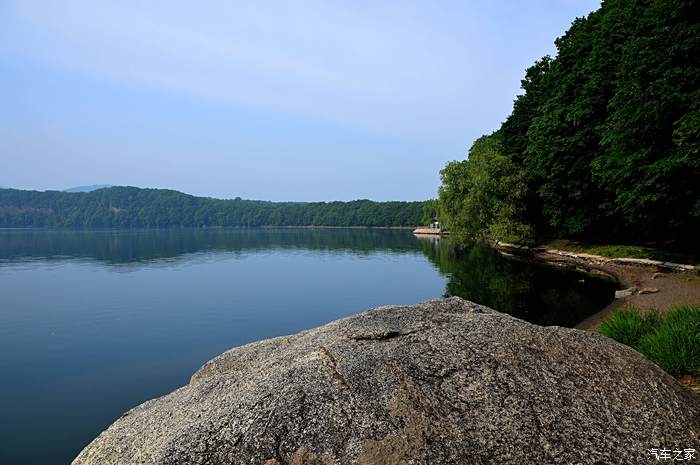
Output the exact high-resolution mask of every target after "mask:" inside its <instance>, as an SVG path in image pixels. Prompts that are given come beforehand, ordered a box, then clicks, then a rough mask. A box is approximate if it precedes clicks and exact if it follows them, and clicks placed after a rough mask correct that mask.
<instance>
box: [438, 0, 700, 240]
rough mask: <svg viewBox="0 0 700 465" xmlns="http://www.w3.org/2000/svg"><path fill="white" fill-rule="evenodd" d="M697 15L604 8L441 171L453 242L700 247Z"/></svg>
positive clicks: (651, 1) (629, 1)
mask: <svg viewBox="0 0 700 465" xmlns="http://www.w3.org/2000/svg"><path fill="white" fill-rule="evenodd" d="M699 6H700V5H698V2H696V1H690V0H605V1H603V3H602V5H601V7H600V8H599V9H598V10H596V11H594V12H592V13H591V14H589V15H588V16H587V17H586V18H578V19H576V20H575V21H574V22H573V24H572V25H571V28H570V29H569V30H568V31H567V32H566V33H565V34H564V35H563V36H562V37H560V38H558V39H557V40H556V42H555V44H556V47H557V55H556V56H555V57H554V58H552V57H549V56H545V57H544V58H542V59H541V60H539V61H537V62H536V63H534V64H533V65H532V67H530V68H529V69H528V70H527V71H526V73H525V77H524V78H523V80H522V89H523V94H522V95H520V96H518V97H517V98H516V99H515V103H514V106H513V111H512V113H511V114H510V116H508V117H507V119H506V120H505V122H504V123H503V124H502V125H501V127H500V128H499V129H498V130H497V131H496V132H494V133H493V134H490V135H486V136H483V137H481V138H480V139H478V140H477V141H476V142H474V144H473V146H472V148H471V150H470V152H469V158H468V159H467V160H464V161H456V162H452V163H450V164H448V165H447V166H446V167H445V169H444V170H443V171H442V173H441V174H442V180H443V185H442V188H441V190H440V219H441V220H442V222H443V223H445V224H447V226H448V227H449V228H450V229H451V231H452V232H453V233H455V234H456V235H457V236H463V237H466V238H472V239H473V238H490V239H501V240H521V241H524V242H528V241H532V240H533V239H536V238H541V237H562V236H564V237H578V238H583V239H592V240H608V241H609V240H617V241H628V242H634V241H657V242H660V241H675V242H682V241H685V242H686V243H697V240H698V238H700V21H699V18H700V8H699Z"/></svg>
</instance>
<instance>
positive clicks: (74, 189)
mask: <svg viewBox="0 0 700 465" xmlns="http://www.w3.org/2000/svg"><path fill="white" fill-rule="evenodd" d="M110 187H114V186H113V185H112V184H92V185H90V186H76V187H71V188H69V189H64V190H63V192H92V191H96V190H97V189H109V188H110Z"/></svg>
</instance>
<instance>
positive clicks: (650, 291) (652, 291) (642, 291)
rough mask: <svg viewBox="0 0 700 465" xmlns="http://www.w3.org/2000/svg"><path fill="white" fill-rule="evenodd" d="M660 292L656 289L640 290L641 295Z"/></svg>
mask: <svg viewBox="0 0 700 465" xmlns="http://www.w3.org/2000/svg"><path fill="white" fill-rule="evenodd" d="M657 292H659V290H658V289H657V288H655V287H644V288H642V289H640V290H639V294H640V295H642V294H656V293H657Z"/></svg>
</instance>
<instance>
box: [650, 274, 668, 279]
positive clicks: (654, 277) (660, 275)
mask: <svg viewBox="0 0 700 465" xmlns="http://www.w3.org/2000/svg"><path fill="white" fill-rule="evenodd" d="M664 276H665V275H664V274H663V273H654V274H653V275H651V279H658V278H663V277H664Z"/></svg>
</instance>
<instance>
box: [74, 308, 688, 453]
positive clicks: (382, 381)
mask: <svg viewBox="0 0 700 465" xmlns="http://www.w3.org/2000/svg"><path fill="white" fill-rule="evenodd" d="M699 442H700V402H699V399H698V397H697V396H696V395H695V394H692V393H690V392H688V391H686V390H685V389H684V388H683V387H682V386H681V385H679V384H678V383H677V382H676V381H675V380H674V379H673V378H672V377H670V376H668V375H667V374H666V373H664V372H663V371H662V370H661V369H659V368H657V367H656V366H655V365H653V364H652V363H650V362H648V361H647V360H646V359H645V358H644V357H643V356H642V355H640V354H638V353H637V352H635V351H633V350H632V349H630V348H628V347H625V346H623V345H620V344H618V343H616V342H614V341H612V340H610V339H607V338H605V337H603V336H600V335H597V334H593V333H590V332H584V331H579V330H574V329H566V328H560V327H539V326H535V325H532V324H529V323H526V322H524V321H521V320H518V319H516V318H513V317H511V316H509V315H506V314H503V313H498V312H496V311H494V310H491V309H488V308H486V307H483V306H479V305H476V304H474V303H471V302H467V301H464V300H461V299H459V298H450V299H445V300H435V301H431V302H425V303H422V304H419V305H414V306H408V307H381V308H376V309H373V310H370V311H367V312H364V313H360V314H358V315H355V316H352V317H349V318H345V319H343V320H339V321H335V322H332V323H329V324H327V325H325V326H322V327H320V328H316V329H312V330H309V331H305V332H302V333H299V334H295V335H292V336H287V337H279V338H275V339H269V340H264V341H260V342H256V343H253V344H248V345H246V346H243V347H238V348H236V349H233V350H230V351H228V352H226V353H224V354H222V355H220V356H219V357H216V358H215V359H213V360H211V361H209V362H207V363H206V364H205V365H204V366H203V367H202V368H201V369H200V370H199V371H198V372H197V373H195V374H194V376H193V377H192V380H191V382H190V383H189V384H188V385H187V386H185V387H182V388H180V389H178V390H176V391H175V392H173V393H171V394H169V395H166V396H164V397H161V398H159V399H154V400H150V401H148V402H146V403H144V404H142V405H140V406H138V407H136V408H134V409H132V410H130V411H129V412H127V413H125V414H124V416H122V417H121V418H120V419H118V420H117V421H116V422H115V423H114V424H113V425H112V426H110V427H109V429H107V430H106V431H105V432H103V433H102V434H101V435H100V436H99V437H98V438H97V439H95V440H94V441H93V442H92V443H91V444H90V445H89V446H87V447H86V448H85V450H83V451H82V452H81V453H80V455H79V456H78V458H76V459H75V461H74V462H73V463H74V464H75V465H87V464H91V465H92V464H120V465H137V464H158V465H161V464H162V465H165V464H260V465H282V464H291V465H302V464H306V465H331V464H334V465H345V464H362V465H409V464H436V465H449V464H460V465H468V464H471V465H476V464H514V465H526V464H612V463H614V464H635V465H636V464H641V463H648V460H649V456H648V449H651V448H657V449H659V448H667V449H674V448H681V449H689V448H695V449H700V444H699Z"/></svg>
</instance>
